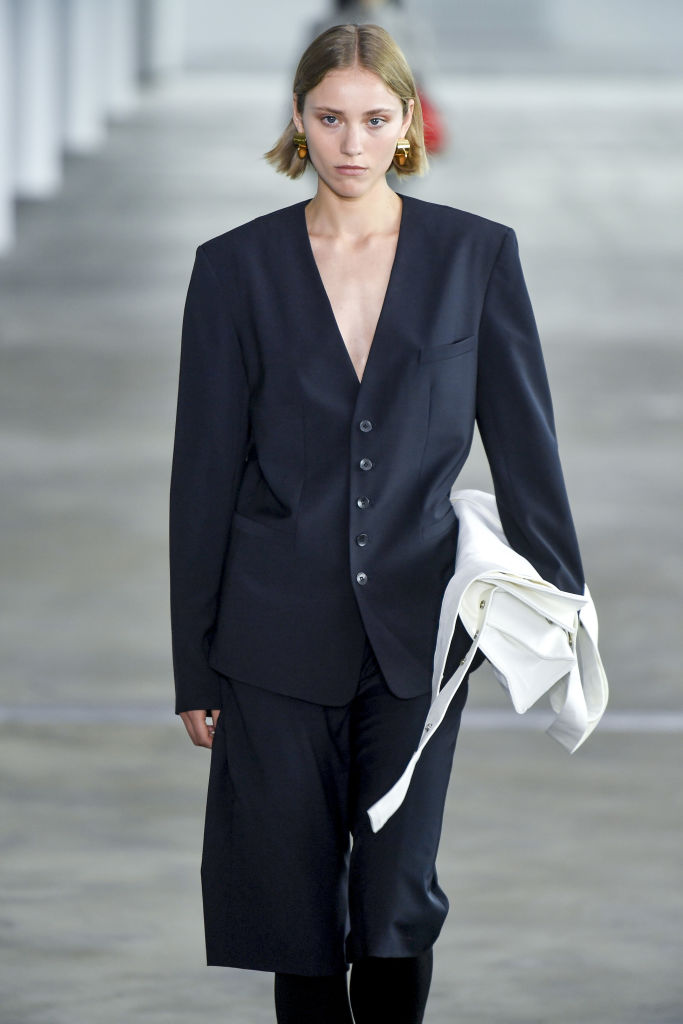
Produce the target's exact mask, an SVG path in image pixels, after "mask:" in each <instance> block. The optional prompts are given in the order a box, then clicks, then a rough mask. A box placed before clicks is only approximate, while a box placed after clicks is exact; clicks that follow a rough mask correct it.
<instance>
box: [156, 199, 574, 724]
mask: <svg viewBox="0 0 683 1024" xmlns="http://www.w3.org/2000/svg"><path fill="white" fill-rule="evenodd" d="M402 201H403V213H402V219H401V225H400V231H399V237H398V243H397V247H396V256H395V259H394V263H393V267H392V271H391V275H390V279H389V284H388V287H387V291H386V296H385V299H384V303H383V307H382V311H381V314H380V317H379V320H378V323H377V328H376V331H375V335H374V338H373V341H372V346H371V349H370V354H369V357H368V361H367V365H366V367H365V371H364V373H363V379H362V382H360V383H359V382H358V378H357V376H356V373H355V370H354V368H353V364H352V362H351V360H350V358H349V354H348V351H347V349H346V347H345V345H344V341H343V339H342V338H341V336H340V333H339V330H338V327H337V324H336V323H335V319H334V315H333V312H332V308H331V306H330V302H329V300H328V297H327V295H326V293H325V289H324V286H323V283H322V280H321V277H320V274H319V272H318V269H317V266H316V263H315V259H314V256H313V251H312V249H311V243H310V239H309V236H308V231H307V227H306V209H305V208H306V203H298V204H296V205H294V206H291V207H289V208H288V209H285V210H278V211H276V212H274V213H271V214H268V215H267V216H264V217H259V218H258V219H257V220H254V221H252V222H251V223H249V224H244V225H242V226H240V227H237V228H235V229H234V230H232V231H228V232H226V233H225V234H222V235H219V236H217V237H215V238H212V239H210V240H209V241H207V242H205V243H204V244H203V245H201V246H199V248H198V251H197V256H196V262H195V266H194V269H193V272H192V277H191V280H190V286H189V289H188V294H187V301H186V305H185V315H184V319H183V337H182V353H181V362H180V384H179V392H178V413H177V420H176V433H175V446H174V456H173V472H172V479H171V508H170V513H171V520H170V556H171V626H172V635H173V662H174V673H175V681H176V690H177V703H176V710H177V711H184V710H189V709H193V708H215V707H218V706H219V703H218V702H219V701H220V698H221V694H220V678H221V674H224V675H226V676H229V677H230V678H233V679H240V680H242V681H243V682H245V683H251V684H253V685H255V686H259V687H262V688H264V689H269V690H272V691H273V692H277V693H284V694H286V695H287V696H290V697H298V698H300V699H302V700H308V701H314V702H319V703H323V704H327V705H336V706H339V707H342V706H344V705H346V704H347V703H348V702H349V701H350V700H351V698H352V696H353V693H354V688H355V685H356V681H357V678H358V670H359V667H360V664H361V660H362V657H363V644H364V641H365V635H366V634H367V636H369V638H370V641H371V643H372V646H373V649H374V651H375V653H376V655H377V659H378V661H379V664H380V665H381V667H382V671H383V672H384V675H385V677H386V680H387V684H388V686H389V688H390V689H391V690H392V692H393V693H395V694H396V695H397V696H400V697H415V696H418V695H423V694H426V693H427V692H428V691H429V685H430V680H431V669H432V659H433V655H434V643H435V639H436V633H437V623H438V615H439V608H440V606H441V599H442V596H443V591H444V587H445V585H446V582H447V580H448V579H449V578H450V576H451V575H452V572H453V567H454V560H455V552H456V543H457V521H456V518H455V515H454V513H453V509H452V507H451V504H450V501H449V493H450V490H451V486H452V484H453V483H454V482H455V481H456V479H457V477H458V475H459V473H460V471H461V469H462V467H463V465H464V463H465V460H466V459H467V456H468V453H469V451H470V446H471V442H472V437H473V433H474V426H475V421H476V423H477V424H478V427H479V431H480V434H481V437H482V440H483V443H484V446H485V449H486V453H487V456H488V460H489V465H490V467H491V474H492V478H493V484H494V487H495V492H496V498H497V501H498V509H499V512H500V517H501V521H502V524H503V529H504V530H505V534H506V536H507V538H508V540H509V541H510V544H511V545H512V547H513V548H514V549H515V550H516V551H518V552H519V553H520V554H522V555H524V556H525V557H526V558H528V560H529V561H530V562H531V563H532V565H534V567H535V568H536V569H537V570H538V571H539V573H540V574H541V576H542V577H543V578H544V579H546V580H549V581H550V582H552V583H555V584H557V585H558V586H559V587H560V588H561V589H563V590H571V591H574V592H579V593H580V592H582V590H583V573H582V568H581V560H580V557H579V552H578V546H577V542H576V537H575V534H574V528H573V525H572V519H571V514H570V510H569V505H568V501H567V495H566V493H565V487H564V482H563V477H562V470H561V466H560V461H559V456H558V451H557V442H556V438H555V429H554V423H553V412H552V405H551V400H550V393H549V390H548V382H547V379H546V373H545V368H544V363H543V356H542V353H541V347H540V343H539V338H538V333H537V330H536V325H535V323H534V317H533V312H532V308H531V304H530V301H529V296H528V293H527V289H526V285H525V282H524V276H523V274H522V269H521V266H520V261H519V255H518V251H517V242H516V239H515V235H514V232H513V231H512V230H510V229H509V228H506V227H504V226H503V225H501V224H496V223H494V222H492V221H489V220H485V219H484V218H481V217H476V216H474V215H472V214H470V213H465V212H463V211H461V210H454V209H450V208H449V207H445V206H438V205H436V204H433V203H426V202H423V201H422V200H419V199H415V198H412V197H409V196H404V197H403V199H402Z"/></svg>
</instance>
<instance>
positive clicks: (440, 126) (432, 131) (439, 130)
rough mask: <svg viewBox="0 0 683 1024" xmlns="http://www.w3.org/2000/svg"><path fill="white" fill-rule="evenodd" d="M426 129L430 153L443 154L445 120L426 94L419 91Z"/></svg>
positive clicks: (445, 140)
mask: <svg viewBox="0 0 683 1024" xmlns="http://www.w3.org/2000/svg"><path fill="white" fill-rule="evenodd" d="M417 94H418V96H419V97H420V103H421V105H422V117H423V120H424V127H425V148H426V150H427V152H428V153H431V154H436V153H441V152H443V150H444V149H445V148H446V142H447V138H448V137H447V134H446V126H445V124H444V121H443V118H442V116H441V114H440V113H439V111H438V110H437V108H436V107H435V106H434V104H433V103H432V102H431V100H430V99H429V98H428V96H427V95H426V93H424V92H423V91H422V89H418V91H417Z"/></svg>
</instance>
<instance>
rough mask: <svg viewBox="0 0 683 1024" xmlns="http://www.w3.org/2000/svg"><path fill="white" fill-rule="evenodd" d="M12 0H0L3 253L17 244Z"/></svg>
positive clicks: (0, 247)
mask: <svg viewBox="0 0 683 1024" xmlns="http://www.w3.org/2000/svg"><path fill="white" fill-rule="evenodd" d="M10 7H11V4H10V0H0V256H1V255H2V254H3V253H6V252H8V251H9V249H10V248H11V247H12V245H13V244H14V198H13V190H14V167H13V163H14V161H13V153H12V146H11V139H12V135H13V131H12V110H13V98H12V78H13V71H12V53H13V47H12V45H11V39H12V21H11V15H12V12H11V10H10Z"/></svg>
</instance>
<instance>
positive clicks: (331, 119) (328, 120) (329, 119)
mask: <svg viewBox="0 0 683 1024" xmlns="http://www.w3.org/2000/svg"><path fill="white" fill-rule="evenodd" d="M321 120H322V123H323V124H336V123H337V118H336V117H335V116H334V114H324V115H323V117H322V118H321Z"/></svg>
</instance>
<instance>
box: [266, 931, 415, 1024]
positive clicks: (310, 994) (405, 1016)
mask: <svg viewBox="0 0 683 1024" xmlns="http://www.w3.org/2000/svg"><path fill="white" fill-rule="evenodd" d="M432 965H433V956H432V950H431V949H428V950H427V951H426V952H425V953H421V954H420V956H415V957H401V958H399V959H383V958H381V957H368V958H367V959H366V960H358V961H357V962H356V963H355V964H354V965H353V969H352V971H351V983H350V986H349V987H350V995H351V1006H352V1007H353V1018H352V1017H351V1008H350V1007H349V993H348V992H347V988H346V976H345V975H344V974H335V975H331V976H330V977H323V978H307V977H302V976H301V975H298V974H276V975H275V1010H276V1013H277V1021H278V1024H354V1022H355V1024H384V1022H385V1021H386V1022H388V1024H422V1021H423V1019H424V1012H425V1007H426V1005H427V997H428V995H429V986H430V984H431V980H432Z"/></svg>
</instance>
